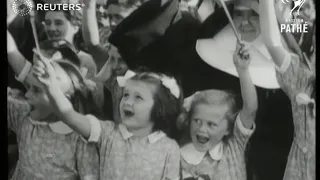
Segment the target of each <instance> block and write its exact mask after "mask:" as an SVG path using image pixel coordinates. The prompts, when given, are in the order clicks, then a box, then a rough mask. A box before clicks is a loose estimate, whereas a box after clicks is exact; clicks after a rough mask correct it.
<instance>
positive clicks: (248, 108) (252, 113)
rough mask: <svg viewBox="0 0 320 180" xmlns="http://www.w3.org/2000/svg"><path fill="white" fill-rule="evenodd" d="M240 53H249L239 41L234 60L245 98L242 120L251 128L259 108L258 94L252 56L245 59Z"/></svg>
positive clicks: (241, 112)
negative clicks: (251, 71) (253, 80)
mask: <svg viewBox="0 0 320 180" xmlns="http://www.w3.org/2000/svg"><path fill="white" fill-rule="evenodd" d="M240 54H244V55H245V54H246V55H249V54H247V52H246V50H242V49H241V48H240V44H238V43H237V48H236V51H235V53H234V55H233V61H234V64H235V66H236V69H237V72H238V74H239V79H240V86H241V96H242V99H243V107H242V109H241V111H240V120H241V122H242V124H243V125H244V127H245V128H247V129H251V128H252V126H253V123H254V120H255V118H256V112H257V109H258V96H257V91H256V88H255V86H254V85H253V83H252V80H251V76H250V73H249V64H250V57H249V58H248V59H245V58H244V57H243V56H242V55H240Z"/></svg>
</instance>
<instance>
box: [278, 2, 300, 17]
mask: <svg viewBox="0 0 320 180" xmlns="http://www.w3.org/2000/svg"><path fill="white" fill-rule="evenodd" d="M281 1H282V3H284V4H287V3H290V1H291V0H281ZM292 1H293V3H294V6H293V8H292V9H291V11H290V15H291V16H292V13H293V11H294V10H296V9H297V12H298V15H300V9H301V7H302V5H303V4H304V3H305V2H306V0H292Z"/></svg>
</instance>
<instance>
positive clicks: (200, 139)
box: [196, 135, 209, 144]
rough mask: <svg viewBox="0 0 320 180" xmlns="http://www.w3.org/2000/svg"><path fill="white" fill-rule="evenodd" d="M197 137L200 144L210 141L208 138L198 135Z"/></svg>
mask: <svg viewBox="0 0 320 180" xmlns="http://www.w3.org/2000/svg"><path fill="white" fill-rule="evenodd" d="M196 137H197V140H198V142H199V143H201V144H205V143H207V142H208V141H209V137H206V136H202V135H196Z"/></svg>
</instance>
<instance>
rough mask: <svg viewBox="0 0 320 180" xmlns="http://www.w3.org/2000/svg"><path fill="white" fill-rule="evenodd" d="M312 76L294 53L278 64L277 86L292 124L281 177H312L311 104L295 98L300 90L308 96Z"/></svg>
mask: <svg viewBox="0 0 320 180" xmlns="http://www.w3.org/2000/svg"><path fill="white" fill-rule="evenodd" d="M311 78H315V75H314V73H313V72H312V71H310V70H308V69H307V68H305V67H303V64H302V63H300V62H299V58H298V56H296V55H291V54H288V56H287V58H286V59H285V60H284V62H283V65H282V67H280V68H277V79H278V82H279V84H280V87H281V89H282V90H283V91H284V92H285V93H286V94H287V95H288V97H289V98H290V100H291V106H292V114H293V124H294V140H293V143H292V146H291V150H290V153H289V156H288V162H287V167H286V171H285V175H284V180H315V157H316V156H315V148H316V146H315V131H316V129H315V128H316V125H315V123H316V122H315V116H314V115H313V109H312V108H309V107H308V105H304V104H299V103H298V102H297V100H296V98H297V95H298V94H300V93H305V94H306V95H308V96H309V97H310V96H311V92H312V90H313V89H312V87H311V86H310V85H308V83H309V82H310V80H311Z"/></svg>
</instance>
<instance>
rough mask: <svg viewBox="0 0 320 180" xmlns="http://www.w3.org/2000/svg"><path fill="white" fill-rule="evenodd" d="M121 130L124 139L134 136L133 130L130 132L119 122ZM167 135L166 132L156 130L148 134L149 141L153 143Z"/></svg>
mask: <svg viewBox="0 0 320 180" xmlns="http://www.w3.org/2000/svg"><path fill="white" fill-rule="evenodd" d="M119 131H120V133H121V135H122V137H123V139H125V140H127V139H129V138H131V137H132V136H133V134H132V133H131V132H129V131H128V129H127V128H126V127H125V126H124V125H122V124H119ZM165 136H166V134H165V133H164V132H162V131H156V132H154V133H152V134H150V135H149V136H148V141H149V143H151V144H152V143H156V142H157V141H159V140H160V139H161V138H163V137H165Z"/></svg>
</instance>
